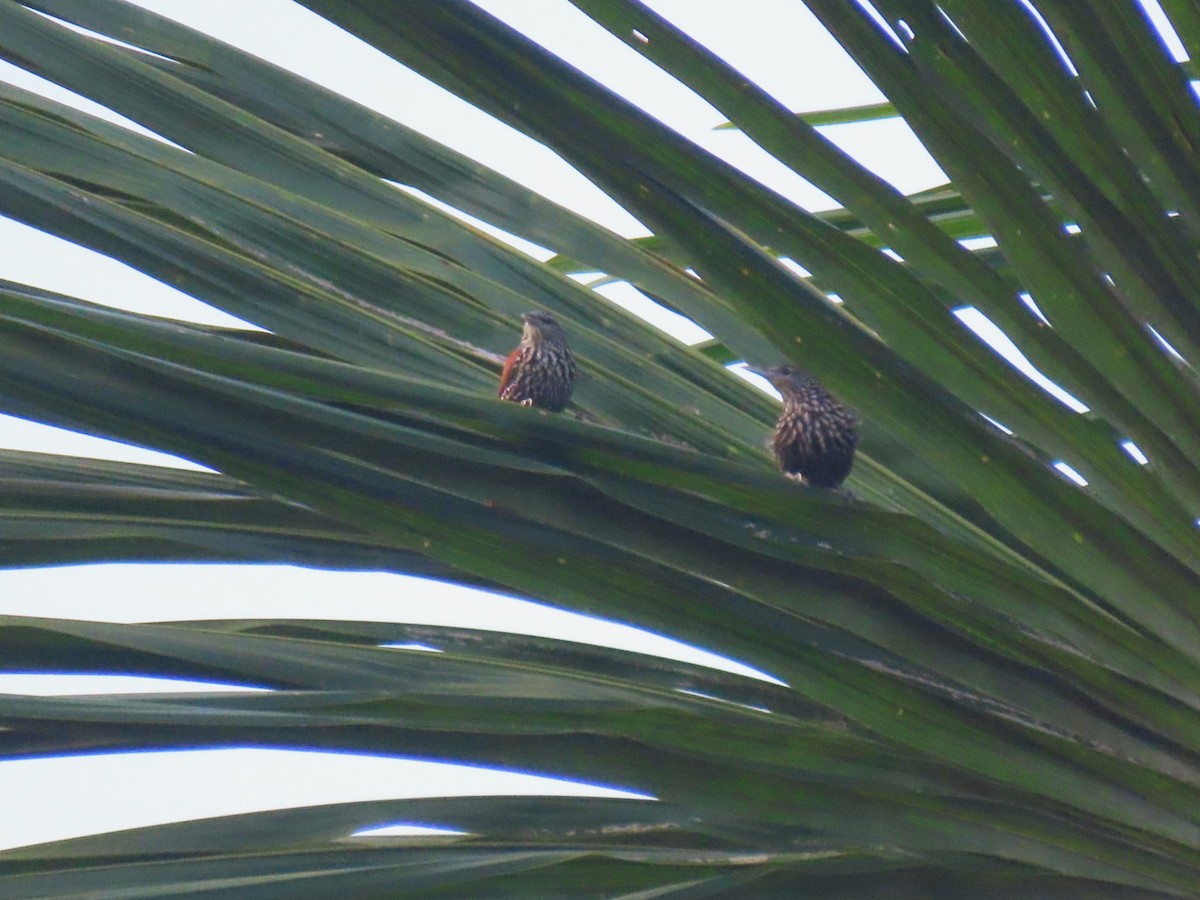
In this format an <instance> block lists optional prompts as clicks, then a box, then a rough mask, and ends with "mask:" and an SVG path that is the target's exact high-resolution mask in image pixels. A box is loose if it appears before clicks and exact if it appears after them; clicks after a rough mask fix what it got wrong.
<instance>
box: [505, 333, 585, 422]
mask: <svg viewBox="0 0 1200 900" xmlns="http://www.w3.org/2000/svg"><path fill="white" fill-rule="evenodd" d="M521 318H522V320H524V322H525V329H524V330H523V331H522V332H521V342H520V343H519V344H517V346H516V349H514V350H513V352H512V353H510V354H509V355H508V359H507V360H505V362H504V371H503V372H502V373H501V375H500V399H501V400H509V401H512V402H513V403H520V404H521V405H522V406H536V407H537V408H538V409H545V410H549V411H550V412H561V411H562V410H563V408H564V407H565V406H566V405H567V402H568V401H569V400H570V399H571V391H572V390H573V389H574V387H575V357H574V356H572V355H571V351H570V350H569V349H567V336H566V333H565V332H564V331H563V330H562V326H560V325H559V324H558V322H557V321H555V319H554V317H553V316H551V315H550V314H549V313H545V312H531V313H525V315H523V316H521Z"/></svg>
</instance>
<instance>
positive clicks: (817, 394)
mask: <svg viewBox="0 0 1200 900" xmlns="http://www.w3.org/2000/svg"><path fill="white" fill-rule="evenodd" d="M747 368H748V369H749V370H750V371H751V372H754V373H755V374H758V375H761V376H762V377H763V378H765V379H767V381H769V382H771V384H773V385H775V387H776V388H777V389H778V390H779V393H781V394H783V412H782V413H781V414H780V416H779V421H778V422H776V423H775V433H774V435H773V436H772V439H771V448H772V449H773V450H774V451H775V458H776V459H777V460H779V468H780V469H782V470H783V473H784V474H785V475H787V476H788V477H789V478H795V479H797V480H798V481H800V482H802V483H804V484H810V485H812V486H813V487H821V488H836V487H838V486H839V485H840V484H841V483H842V482H843V481H845V480H846V476H847V475H849V474H850V467H851V466H853V465H854V448H855V447H856V446H857V445H858V419H857V417H856V416H855V415H854V413H852V412H850V410H849V409H847V408H846V407H845V406H843V405H842V403H841V402H840V401H839V400H838V399H837V398H836V397H834V396H833V394H831V393H829V391H827V390H825V388H824V387H822V385H821V383H820V382H819V381H817V380H816V379H815V378H813V377H812V376H811V375H809V374H808V373H807V372H804V371H803V370H801V369H798V368H797V367H795V366H786V365H785V366H771V367H770V368H766V369H756V368H754V367H753V366H747Z"/></svg>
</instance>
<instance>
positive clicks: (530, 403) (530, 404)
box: [521, 397, 533, 406]
mask: <svg viewBox="0 0 1200 900" xmlns="http://www.w3.org/2000/svg"><path fill="white" fill-rule="evenodd" d="M521 405H522V406H533V401H532V400H530V399H529V398H528V397H526V398H525V399H524V400H522V401H521Z"/></svg>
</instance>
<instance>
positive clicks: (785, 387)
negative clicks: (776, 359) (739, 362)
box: [746, 364, 815, 395]
mask: <svg viewBox="0 0 1200 900" xmlns="http://www.w3.org/2000/svg"><path fill="white" fill-rule="evenodd" d="M746 371H747V372H753V373H754V374H755V375H761V376H762V377H763V378H765V379H767V381H769V382H771V384H773V385H774V386H775V388H776V389H777V390H778V391H779V392H780V393H781V394H784V395H787V394H788V393H789V392H792V391H797V390H800V389H801V388H805V387H808V386H809V385H811V384H813V383H814V382H815V379H814V378H813V377H812V376H811V375H809V374H808V373H807V372H805V371H804V370H803V369H801V368H800V367H799V366H793V365H788V364H784V365H782V366H766V367H764V368H761V369H760V368H758V367H757V366H746Z"/></svg>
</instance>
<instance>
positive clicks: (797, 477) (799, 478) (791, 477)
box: [783, 472, 808, 485]
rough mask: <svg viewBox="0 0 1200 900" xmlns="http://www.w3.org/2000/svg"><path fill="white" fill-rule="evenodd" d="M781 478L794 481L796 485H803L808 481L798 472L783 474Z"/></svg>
mask: <svg viewBox="0 0 1200 900" xmlns="http://www.w3.org/2000/svg"><path fill="white" fill-rule="evenodd" d="M783 477H784V478H786V479H787V480H788V481H794V482H796V483H797V484H803V485H807V484H808V479H807V478H805V477H804V476H803V475H801V474H800V473H799V472H784V473H783Z"/></svg>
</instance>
